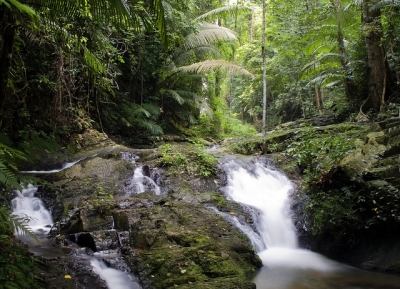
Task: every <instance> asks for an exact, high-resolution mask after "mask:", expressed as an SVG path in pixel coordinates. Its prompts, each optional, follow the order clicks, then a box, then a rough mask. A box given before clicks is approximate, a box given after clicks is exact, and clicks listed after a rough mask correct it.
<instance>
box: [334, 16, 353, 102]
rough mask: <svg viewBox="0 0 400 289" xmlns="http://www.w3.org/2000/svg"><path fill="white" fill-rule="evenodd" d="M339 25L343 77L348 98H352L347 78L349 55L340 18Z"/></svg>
mask: <svg viewBox="0 0 400 289" xmlns="http://www.w3.org/2000/svg"><path fill="white" fill-rule="evenodd" d="M337 27H338V46H339V54H340V56H341V58H340V63H341V65H342V68H343V71H344V79H343V85H344V92H345V95H346V98H347V99H350V98H351V94H350V85H349V79H348V78H347V55H346V49H345V46H344V38H343V33H342V27H341V22H340V20H338V23H337Z"/></svg>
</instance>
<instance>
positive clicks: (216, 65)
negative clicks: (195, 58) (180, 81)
mask: <svg viewBox="0 0 400 289" xmlns="http://www.w3.org/2000/svg"><path fill="white" fill-rule="evenodd" d="M219 69H221V70H226V71H228V72H229V73H231V74H241V75H245V76H248V77H251V78H253V79H255V76H254V75H253V74H252V73H251V72H250V71H248V70H246V69H245V68H244V67H242V66H240V65H238V64H235V63H232V62H229V61H226V60H205V61H201V62H197V63H193V64H191V65H187V66H181V67H178V68H177V71H181V72H191V73H207V72H211V71H217V70H219Z"/></svg>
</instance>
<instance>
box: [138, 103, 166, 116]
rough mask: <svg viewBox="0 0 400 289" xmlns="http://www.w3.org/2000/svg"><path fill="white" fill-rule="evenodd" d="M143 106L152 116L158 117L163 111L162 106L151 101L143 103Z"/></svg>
mask: <svg viewBox="0 0 400 289" xmlns="http://www.w3.org/2000/svg"><path fill="white" fill-rule="evenodd" d="M142 107H143V108H144V109H145V110H146V111H148V112H149V113H150V114H151V115H152V116H155V117H158V116H159V115H160V113H161V111H160V108H159V107H158V106H157V105H154V104H151V103H143V104H142Z"/></svg>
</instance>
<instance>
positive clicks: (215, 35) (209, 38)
mask: <svg viewBox="0 0 400 289" xmlns="http://www.w3.org/2000/svg"><path fill="white" fill-rule="evenodd" d="M236 39H237V37H236V33H235V32H234V31H232V30H230V29H228V28H226V27H222V26H218V25H215V24H211V23H207V22H201V23H200V24H199V30H198V31H197V32H194V33H191V34H189V35H188V36H186V38H185V42H184V43H183V45H184V47H185V48H186V49H191V48H194V47H197V46H203V45H209V44H213V43H217V42H219V41H225V40H236Z"/></svg>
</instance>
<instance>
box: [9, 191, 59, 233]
mask: <svg viewBox="0 0 400 289" xmlns="http://www.w3.org/2000/svg"><path fill="white" fill-rule="evenodd" d="M36 191H37V188H36V187H35V186H33V185H31V184H29V185H28V186H27V188H24V189H23V190H22V191H17V197H15V198H14V199H13V200H12V204H13V215H17V216H18V217H21V218H24V219H27V220H28V222H27V224H28V225H29V226H30V227H31V229H32V231H33V232H35V233H48V232H49V231H50V228H51V226H52V225H53V218H52V216H51V213H50V212H49V211H48V210H47V209H46V207H45V206H44V204H43V202H42V200H41V199H39V198H36V197H35V196H34V195H35V193H36Z"/></svg>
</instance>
